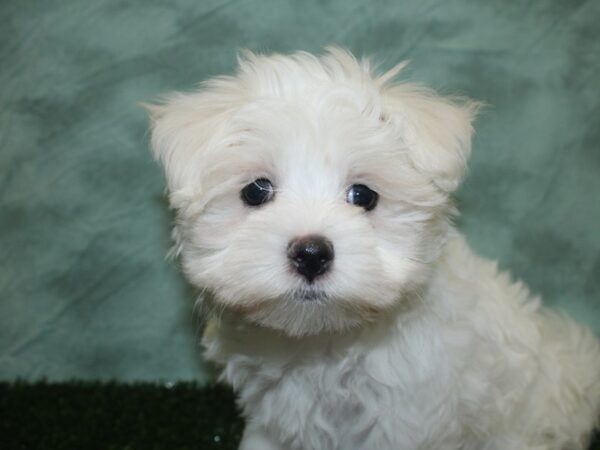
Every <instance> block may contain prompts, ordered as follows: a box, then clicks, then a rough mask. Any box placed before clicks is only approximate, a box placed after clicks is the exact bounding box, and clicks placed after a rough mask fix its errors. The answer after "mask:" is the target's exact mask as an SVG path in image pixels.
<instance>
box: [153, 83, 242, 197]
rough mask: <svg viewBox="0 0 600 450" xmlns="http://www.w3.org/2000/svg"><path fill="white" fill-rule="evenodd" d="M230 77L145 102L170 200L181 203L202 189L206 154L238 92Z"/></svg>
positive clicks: (212, 144) (155, 149)
mask: <svg viewBox="0 0 600 450" xmlns="http://www.w3.org/2000/svg"><path fill="white" fill-rule="evenodd" d="M232 86H233V83H231V82H230V81H229V80H228V79H225V78H223V79H217V80H214V81H212V82H210V83H207V84H204V85H203V86H201V88H200V90H198V91H196V92H192V93H175V94H171V95H169V96H167V97H165V98H163V99H162V101H161V102H159V103H158V104H153V105H143V106H144V107H145V108H146V110H147V111H148V112H149V114H150V127H151V133H152V138H151V146H152V151H153V153H154V156H155V158H156V159H157V160H158V161H159V162H160V163H161V165H162V166H163V168H164V171H165V176H166V178H167V186H168V190H169V193H170V196H169V198H170V200H171V203H172V205H173V206H175V207H178V206H179V205H178V203H179V202H178V199H180V200H182V201H183V200H184V199H186V198H189V197H191V196H193V195H195V194H197V193H198V192H199V191H201V189H202V186H201V181H202V173H201V172H202V167H203V164H202V162H203V159H204V157H205V155H206V154H207V153H208V152H210V151H211V148H212V147H214V142H215V140H216V138H217V137H218V135H219V132H220V130H222V129H223V127H224V124H225V122H226V119H227V117H228V113H229V111H231V108H232V107H233V106H234V104H235V98H236V97H235V95H236V93H235V92H233V91H232V89H231V88H232Z"/></svg>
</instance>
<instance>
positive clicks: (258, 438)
mask: <svg viewBox="0 0 600 450" xmlns="http://www.w3.org/2000/svg"><path fill="white" fill-rule="evenodd" d="M239 450H284V449H283V447H281V446H280V445H278V444H277V443H275V442H274V441H273V440H272V439H271V438H270V437H269V436H267V434H266V433H265V432H264V431H262V430H261V429H259V428H257V427H253V426H251V425H250V426H246V429H245V430H244V435H243V436H242V442H241V444H240V448H239Z"/></svg>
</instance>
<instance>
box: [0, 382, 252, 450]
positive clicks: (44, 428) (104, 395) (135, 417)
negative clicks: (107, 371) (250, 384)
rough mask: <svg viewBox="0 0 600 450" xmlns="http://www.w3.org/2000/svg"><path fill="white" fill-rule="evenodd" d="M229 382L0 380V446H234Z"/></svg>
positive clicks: (47, 449) (236, 430)
mask: <svg viewBox="0 0 600 450" xmlns="http://www.w3.org/2000/svg"><path fill="white" fill-rule="evenodd" d="M242 430H243V422H242V420H241V418H240V417H239V414H238V411H237V410H236V407H235V403H234V396H233V393H232V392H231V390H230V389H228V388H226V387H224V386H221V385H211V386H207V387H200V386H198V385H197V384H193V383H178V384H175V385H173V386H172V387H170V388H169V387H167V386H164V385H157V384H150V383H144V384H119V383H102V384H101V383H89V382H88V383H82V382H76V383H37V384H27V383H22V382H17V383H13V384H9V383H0V449H2V450H12V449H23V450H34V449H40V450H58V449H61V450H62V449H77V450H94V449H102V450H152V449H161V450H162V449H181V450H184V449H186V450H188V449H189V450H192V449H198V450H200V449H202V450H212V449H215V450H216V449H219V450H230V449H231V450H233V449H237V446H238V443H239V439H240V437H241V433H242Z"/></svg>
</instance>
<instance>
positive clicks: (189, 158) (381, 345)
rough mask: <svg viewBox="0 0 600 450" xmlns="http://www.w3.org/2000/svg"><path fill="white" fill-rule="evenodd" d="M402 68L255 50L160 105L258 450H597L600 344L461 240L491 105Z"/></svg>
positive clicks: (181, 215)
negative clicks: (412, 79)
mask: <svg viewBox="0 0 600 450" xmlns="http://www.w3.org/2000/svg"><path fill="white" fill-rule="evenodd" d="M401 68H402V65H400V66H398V67H396V68H395V69H393V70H391V71H389V72H387V73H385V74H383V75H379V76H378V75H375V74H374V73H373V71H372V70H371V68H370V67H369V63H368V62H367V61H357V60H356V59H355V58H354V57H353V56H352V55H351V54H349V53H347V52H345V51H343V50H339V49H329V50H328V51H327V52H326V54H325V55H323V56H319V57H316V56H312V55H309V54H306V53H297V54H294V55H291V56H283V55H270V56H259V55H254V54H250V53H248V54H246V55H244V57H243V58H242V59H241V61H240V63H239V70H238V72H237V74H236V75H235V76H231V77H220V78H216V79H213V80H210V81H208V82H206V83H204V84H203V85H202V86H201V87H200V88H199V89H198V90H197V91H195V92H191V93H185V94H174V95H171V96H169V97H167V98H166V99H165V100H164V102H162V103H161V104H160V105H156V106H152V107H150V108H151V115H152V127H153V130H152V145H153V149H154V152H155V154H156V157H157V158H158V159H159V160H160V161H161V162H162V164H163V166H164V168H165V171H166V177H167V181H168V188H169V192H170V196H169V199H170V202H171V205H172V207H173V208H174V209H175V210H176V212H177V222H176V227H175V231H174V237H175V241H176V246H175V250H176V253H177V254H178V255H179V256H180V258H181V262H182V266H183V269H184V271H185V274H186V275H187V277H188V278H189V280H190V281H191V282H192V283H193V284H194V285H196V286H198V287H201V288H202V289H204V295H203V299H202V302H203V304H204V305H205V306H207V310H209V312H210V313H211V316H212V317H213V319H215V320H213V321H211V323H210V324H209V325H208V326H207V329H206V331H205V337H204V344H205V346H206V356H207V357H208V358H209V359H211V360H213V361H217V362H218V363H221V364H222V365H223V366H224V370H223V378H224V379H226V380H227V381H228V382H229V383H231V384H232V386H233V388H234V389H235V391H236V392H237V395H238V397H239V404H240V406H241V408H242V410H243V414H244V417H245V418H246V420H247V426H246V431H245V433H244V437H243V441H242V444H241V448H242V449H244V450H334V449H338V450H358V449H361V450H384V449H402V450H415V449H426V450H429V449H436V450H438V449H452V450H458V449H462V450H475V449H477V450H480V449H486V450H513V449H514V450H526V449H546V450H550V449H552V450H566V449H568V450H575V449H584V448H586V445H587V443H588V441H589V436H590V434H591V431H592V429H593V428H594V425H595V424H596V419H597V417H598V416H599V414H600V345H599V343H598V341H597V340H596V338H595V337H594V336H593V334H592V333H591V332H590V331H588V330H586V329H583V328H581V327H579V326H578V325H577V324H575V323H574V322H573V321H571V320H570V319H568V318H566V317H563V316H561V315H559V314H557V313H555V312H551V311H549V310H546V309H544V308H543V307H541V305H540V301H539V300H538V299H536V298H532V297H531V296H530V295H529V293H528V292H527V289H526V288H525V287H524V286H523V285H522V284H520V283H518V282H514V281H511V279H510V278H509V276H508V275H507V274H505V273H499V272H498V270H497V268H496V265H495V264H494V263H493V262H489V261H486V260H483V259H481V258H479V257H477V256H475V255H474V254H473V253H472V252H471V250H470V249H469V247H468V246H467V244H466V243H465V240H464V239H463V238H462V237H461V235H460V234H459V233H458V232H457V231H456V230H455V229H454V228H453V227H452V225H451V223H450V219H451V217H452V215H453V212H454V210H453V206H452V201H451V194H452V192H453V191H454V190H455V189H456V188H457V186H458V185H459V183H460V181H461V178H462V176H463V174H464V171H465V165H466V162H467V158H468V156H469V151H470V140H471V134H472V127H471V122H472V120H473V116H474V115H475V114H476V111H477V108H478V105H477V104H476V103H473V102H470V101H467V100H464V99H463V100H461V99H446V98H441V97H440V96H438V95H436V94H435V93H434V92H432V91H430V90H428V89H425V88H422V87H420V86H417V85H414V84H407V83H397V82H394V81H393V78H394V77H395V75H396V74H397V73H398V72H399V71H400V69H401Z"/></svg>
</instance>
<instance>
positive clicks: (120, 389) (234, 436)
mask: <svg viewBox="0 0 600 450" xmlns="http://www.w3.org/2000/svg"><path fill="white" fill-rule="evenodd" d="M242 430H243V421H242V419H241V418H240V416H239V413H238V411H237V409H236V407H235V402H234V395H233V393H232V392H231V390H230V389H229V388H228V387H226V386H223V385H219V384H215V385H209V386H199V385H197V384H195V383H177V384H174V385H159V384H151V383H139V384H122V383H93V382H73V383H45V382H41V383H35V384H31V383H25V382H16V383H2V382H0V449H1V450H13V449H19V450H37V449H43V450H58V449H60V450H63V449H65V450H66V449H77V450H95V449H102V450H153V449H156V450H158V449H160V450H170V449H173V450H196V449H198V450H200V449H201V450H213V449H215V450H216V449H219V450H234V449H237V447H238V443H239V440H240V437H241V434H242ZM324 450H325V449H324ZM590 450H600V441H599V440H598V439H596V440H595V443H594V444H592V446H591V448H590Z"/></svg>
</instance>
